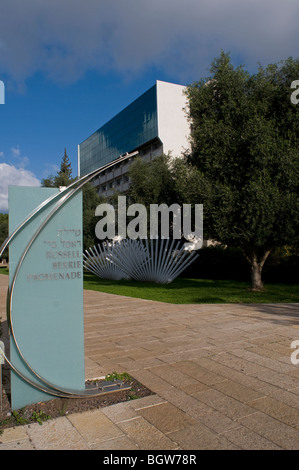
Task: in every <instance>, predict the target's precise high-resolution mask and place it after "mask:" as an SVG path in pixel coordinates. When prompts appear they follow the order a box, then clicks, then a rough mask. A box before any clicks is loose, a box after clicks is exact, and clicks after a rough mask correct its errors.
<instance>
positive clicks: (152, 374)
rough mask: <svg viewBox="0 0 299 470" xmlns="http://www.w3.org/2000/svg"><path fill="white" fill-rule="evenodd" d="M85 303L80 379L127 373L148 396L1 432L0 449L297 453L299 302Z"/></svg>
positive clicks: (2, 287) (89, 299) (91, 295)
mask: <svg viewBox="0 0 299 470" xmlns="http://www.w3.org/2000/svg"><path fill="white" fill-rule="evenodd" d="M7 281H8V277H7V276H4V275H0V300H1V307H0V308H1V309H2V310H0V315H1V316H2V320H3V315H4V308H3V305H4V304H3V298H4V296H5V293H6V287H7ZM84 296H85V355H86V377H89V378H92V377H99V376H102V375H105V374H107V373H111V372H114V371H116V372H124V371H126V372H128V373H130V374H131V375H132V376H133V377H135V378H136V379H138V380H139V381H141V382H142V383H143V384H144V385H146V386H148V387H149V388H150V389H151V390H152V391H153V392H154V393H155V395H153V396H150V397H145V398H142V399H139V400H134V401H132V402H127V403H122V404H117V405H113V406H110V407H106V408H103V409H98V410H95V411H90V412H84V413H80V414H73V415H68V416H64V417H61V418H58V419H53V420H50V421H48V422H46V423H44V424H43V425H42V426H40V425H38V424H33V425H28V426H22V427H16V428H12V429H8V430H5V431H4V433H3V434H2V435H1V436H0V442H1V444H0V450H5V449H105V450H124V449H126V450H135V449H147V450H176V449H183V450H199V449H299V365H293V364H292V363H291V359H290V356H291V353H292V352H293V351H294V350H293V349H291V343H292V341H293V340H296V339H298V340H299V305H298V304H285V305H281V304H280V305H278V304H276V305H170V304H165V303H159V302H152V301H147V300H138V299H131V298H128V297H122V296H115V295H109V294H101V293H96V292H92V291H85V294H84Z"/></svg>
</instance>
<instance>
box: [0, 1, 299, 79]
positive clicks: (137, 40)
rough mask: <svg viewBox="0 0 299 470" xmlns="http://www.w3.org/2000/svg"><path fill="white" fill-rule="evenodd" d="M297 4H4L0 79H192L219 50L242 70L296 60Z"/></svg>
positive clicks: (298, 36) (0, 29) (0, 20)
mask: <svg viewBox="0 0 299 470" xmlns="http://www.w3.org/2000/svg"><path fill="white" fill-rule="evenodd" d="M298 19H299V2H298V0H288V2H282V1H281V0H262V1H260V0H247V1H244V0H243V1H242V0H185V1H184V2H182V1H181V0H180V1H179V0H163V1H161V0H151V2H148V1H145V0H126V1H120V0H101V1H99V0H85V1H84V2H82V0H62V1H61V0H59V1H58V0H44V1H43V2H41V1H39V0H26V2H24V0H10V1H7V2H3V4H2V5H1V17H0V64H1V65H0V73H7V74H9V75H10V76H11V77H12V78H13V79H14V80H15V81H18V80H20V81H22V80H24V79H26V78H27V77H29V76H31V75H32V74H34V73H35V72H36V71H41V72H42V73H45V74H46V75H47V76H48V77H50V78H51V79H53V80H55V81H58V82H59V81H60V82H72V81H76V80H77V79H78V78H80V77H83V76H84V74H85V73H86V72H87V71H88V70H98V71H100V72H107V71H109V70H114V71H117V72H121V73H123V74H126V76H127V75H128V74H132V75H133V74H135V73H137V72H139V71H142V70H145V69H146V67H148V66H152V65H153V66H156V67H159V68H161V69H165V70H170V71H171V72H176V73H180V74H182V75H185V76H186V77H193V78H194V79H199V78H201V77H202V76H204V75H206V68H207V67H208V66H209V64H210V63H211V60H212V59H213V57H215V56H218V55H219V52H220V48H222V49H224V50H225V51H231V52H232V55H235V56H236V57H238V58H241V60H242V61H244V62H245V64H246V65H249V66H256V64H257V62H261V63H263V64H264V65H266V64H268V63H271V62H276V61H279V60H281V59H285V58H287V57H289V56H294V57H296V56H297V54H298V52H297V51H298V41H299V28H298Z"/></svg>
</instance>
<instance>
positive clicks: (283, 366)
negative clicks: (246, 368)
mask: <svg viewBox="0 0 299 470" xmlns="http://www.w3.org/2000/svg"><path fill="white" fill-rule="evenodd" d="M232 354H233V355H234V356H238V357H242V358H244V359H246V360H248V361H249V362H253V363H254V364H260V365H261V366H263V367H266V368H267V369H271V370H274V371H276V372H282V373H288V372H290V371H292V370H293V367H294V366H293V365H292V364H291V362H290V361H289V362H287V363H283V362H280V361H278V360H275V359H272V358H269V357H265V356H262V355H261V354H258V353H255V352H253V351H248V350H245V351H244V350H240V349H238V350H236V349H235V350H233V351H232Z"/></svg>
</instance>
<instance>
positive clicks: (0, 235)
mask: <svg viewBox="0 0 299 470" xmlns="http://www.w3.org/2000/svg"><path fill="white" fill-rule="evenodd" d="M7 237H8V214H0V246H2V244H3V243H4V242H5V240H6V239H7ZM2 258H4V259H7V258H8V249H7V248H6V249H5V250H4V252H3V254H2Z"/></svg>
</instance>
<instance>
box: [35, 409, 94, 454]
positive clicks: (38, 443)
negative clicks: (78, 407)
mask: <svg viewBox="0 0 299 470" xmlns="http://www.w3.org/2000/svg"><path fill="white" fill-rule="evenodd" d="M26 430H27V433H28V436H29V438H30V440H31V442H32V445H33V446H34V448H35V449H36V450H57V449H59V450H89V449H90V447H89V446H88V444H87V442H86V441H85V439H84V438H83V437H82V435H81V434H80V433H79V432H78V430H77V429H76V428H74V426H72V424H71V423H70V421H69V420H68V419H67V418H65V417H63V418H57V419H53V420H50V421H47V422H46V423H43V425H42V426H40V425H39V424H38V423H36V424H32V425H28V426H26Z"/></svg>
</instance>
